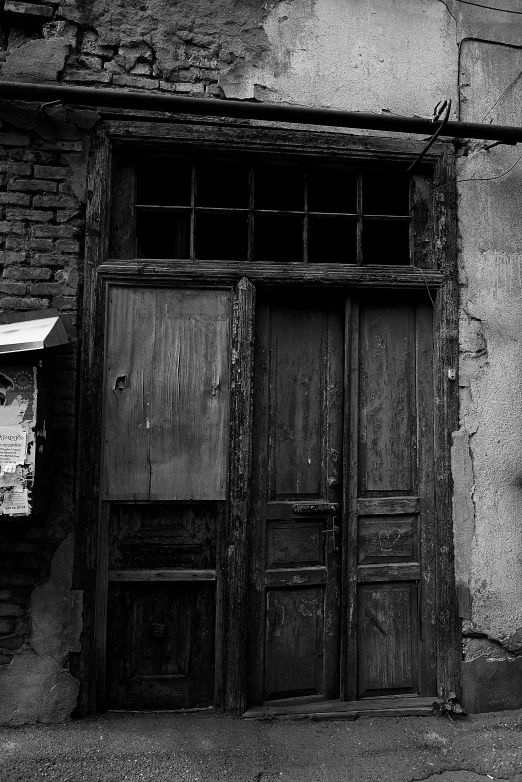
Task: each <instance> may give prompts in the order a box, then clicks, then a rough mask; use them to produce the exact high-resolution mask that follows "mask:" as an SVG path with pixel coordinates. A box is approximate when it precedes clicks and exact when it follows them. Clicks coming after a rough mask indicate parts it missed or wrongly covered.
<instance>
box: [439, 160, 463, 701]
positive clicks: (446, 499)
mask: <svg viewBox="0 0 522 782" xmlns="http://www.w3.org/2000/svg"><path fill="white" fill-rule="evenodd" d="M454 182H455V164H454V159H453V157H452V156H451V155H447V156H445V157H444V158H443V159H442V160H441V161H440V163H439V164H438V166H437V168H436V172H435V179H434V184H435V185H438V184H444V185H446V187H444V191H445V198H440V197H439V198H437V202H438V209H437V224H436V226H435V230H436V231H437V234H438V235H439V236H440V243H437V248H436V252H437V260H438V264H439V267H440V268H441V269H442V270H443V273H444V275H445V278H446V283H445V284H444V286H443V287H442V289H441V290H440V291H439V292H438V293H437V298H436V301H435V368H436V371H435V394H434V399H435V442H436V456H435V508H436V516H435V519H436V522H435V523H436V552H435V553H436V579H435V580H436V603H435V615H436V628H437V689H438V692H439V694H441V695H442V694H446V695H447V693H448V692H455V693H457V696H460V693H461V681H460V669H461V661H462V647H461V644H462V639H461V626H460V619H459V612H458V601H457V591H456V587H455V568H454V548H453V523H452V494H453V483H452V478H451V433H452V432H453V431H456V430H457V429H458V421H459V411H458V404H459V401H458V280H457V229H456V217H455V216H456V191H455V186H454ZM439 192H440V190H439ZM448 369H454V370H455V372H456V380H454V381H451V380H449V379H448Z"/></svg>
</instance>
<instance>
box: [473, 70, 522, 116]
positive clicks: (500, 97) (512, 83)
mask: <svg viewBox="0 0 522 782" xmlns="http://www.w3.org/2000/svg"><path fill="white" fill-rule="evenodd" d="M521 76H522V71H520V73H518V74H517V75H516V76H515V78H514V79H513V81H512V82H511V83H510V84H508V86H507V87H506V89H505V90H504V92H503V93H502V94H501V95H499V97H498V98H497V99H496V101H495V103H494V104H493V105H492V106H491V108H489V109H488V110H487V111H486V113H485V114H484V116H483V117H482V119H481V122H484V120H485V119H486V117H487V116H488V114H491V112H492V111H493V109H494V108H495V107H496V106H497V105H498V104H499V103H500V101H501V100H502V98H503V97H504V95H505V94H506V92H509V90H510V89H511V87H514V86H515V84H516V83H517V81H518V80H519V79H520V77H521Z"/></svg>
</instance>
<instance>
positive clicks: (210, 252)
mask: <svg viewBox="0 0 522 782" xmlns="http://www.w3.org/2000/svg"><path fill="white" fill-rule="evenodd" d="M247 248H248V216H247V215H246V214H226V213H225V214H223V213H221V214H215V213H210V214H209V213H208V212H198V213H197V214H196V258H198V259H199V260H201V261H212V260H214V261H246V258H247Z"/></svg>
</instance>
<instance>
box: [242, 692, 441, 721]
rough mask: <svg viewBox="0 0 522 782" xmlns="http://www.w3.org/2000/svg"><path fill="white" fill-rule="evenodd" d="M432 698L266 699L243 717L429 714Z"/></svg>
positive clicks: (295, 717) (323, 717) (341, 717)
mask: <svg viewBox="0 0 522 782" xmlns="http://www.w3.org/2000/svg"><path fill="white" fill-rule="evenodd" d="M433 700H434V699H433V698H422V697H418V696H411V695H410V696H408V695H406V696H396V697H388V698H387V697H376V698H364V699H362V700H358V701H339V700H330V701H324V700H323V701H319V702H315V703H313V702H311V701H310V700H308V701H306V702H303V703H296V705H289V704H290V701H283V702H282V703H281V704H278V703H276V702H275V701H274V702H272V703H269V702H267V703H263V704H262V705H261V706H256V707H253V708H251V709H249V710H248V711H247V712H245V713H244V714H243V717H244V719H271V718H274V719H275V718H278V719H285V718H286V719H311V720H314V719H319V720H321V719H355V718H356V717H364V716H367V717H399V716H428V715H430V714H432V713H433Z"/></svg>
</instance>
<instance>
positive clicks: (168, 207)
mask: <svg viewBox="0 0 522 782" xmlns="http://www.w3.org/2000/svg"><path fill="white" fill-rule="evenodd" d="M414 190H415V188H414V183H413V179H412V178H410V177H408V176H406V175H405V173H404V167H402V169H399V168H398V167H397V166H388V167H380V168H375V167H373V166H372V167H362V166H361V165H360V164H359V165H357V166H356V165H347V164H346V163H344V162H343V163H332V162H330V163H328V164H315V163H314V164H305V163H294V162H288V161H285V162H274V161H273V160H272V159H269V160H264V159H257V160H248V159H237V158H234V159H233V158H228V157H220V158H218V157H196V158H189V157H187V156H183V157H182V156H168V157H167V156H165V157H158V156H150V157H146V158H142V159H140V160H138V161H137V163H135V164H134V166H133V184H132V191H133V194H134V195H133V199H132V201H133V203H132V205H130V207H131V211H133V223H134V226H135V248H134V249H135V252H134V255H135V257H139V258H151V259H154V258H162V259H180V260H194V261H220V260H222V261H241V262H257V263H308V264H321V263H341V264H354V265H369V264H372V265H408V264H410V263H412V262H413V259H412V252H411V247H412V246H413V240H412V236H411V235H412V226H411V217H410V208H411V206H412V204H413V200H414Z"/></svg>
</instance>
